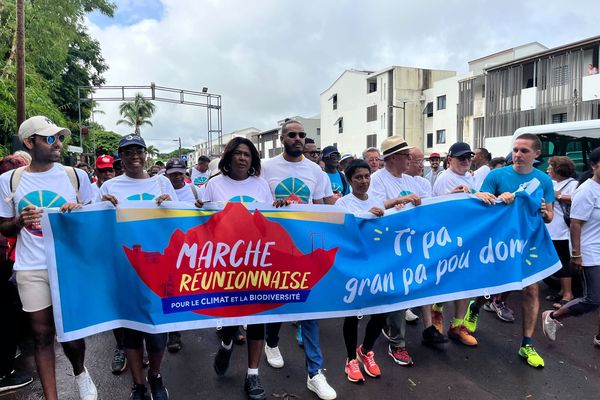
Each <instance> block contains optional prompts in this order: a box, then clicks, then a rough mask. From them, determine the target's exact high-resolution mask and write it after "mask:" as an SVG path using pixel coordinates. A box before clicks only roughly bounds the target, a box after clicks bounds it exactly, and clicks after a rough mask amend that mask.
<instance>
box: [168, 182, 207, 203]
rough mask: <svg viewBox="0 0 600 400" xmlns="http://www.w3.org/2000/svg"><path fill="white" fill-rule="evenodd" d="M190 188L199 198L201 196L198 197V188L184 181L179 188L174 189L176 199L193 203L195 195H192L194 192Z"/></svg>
mask: <svg viewBox="0 0 600 400" xmlns="http://www.w3.org/2000/svg"><path fill="white" fill-rule="evenodd" d="M192 190H193V191H195V192H196V195H197V196H198V198H199V199H201V198H202V197H200V188H198V187H196V186H194V185H191V184H188V183H186V184H185V185H183V187H182V188H181V189H175V193H176V194H177V200H179V201H187V202H191V203H195V202H196V197H194V193H193V192H192Z"/></svg>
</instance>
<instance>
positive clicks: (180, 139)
mask: <svg viewBox="0 0 600 400" xmlns="http://www.w3.org/2000/svg"><path fill="white" fill-rule="evenodd" d="M178 139H179V159H180V160H181V138H180V137H179V138H178Z"/></svg>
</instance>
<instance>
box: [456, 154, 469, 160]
mask: <svg viewBox="0 0 600 400" xmlns="http://www.w3.org/2000/svg"><path fill="white" fill-rule="evenodd" d="M456 158H457V159H458V161H471V159H472V158H473V156H472V155H466V156H460V157H456Z"/></svg>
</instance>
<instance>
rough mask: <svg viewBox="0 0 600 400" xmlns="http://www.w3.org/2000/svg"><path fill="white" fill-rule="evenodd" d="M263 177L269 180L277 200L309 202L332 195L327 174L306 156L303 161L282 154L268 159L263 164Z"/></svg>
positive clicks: (299, 202)
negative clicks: (289, 159) (292, 160)
mask: <svg viewBox="0 0 600 400" xmlns="http://www.w3.org/2000/svg"><path fill="white" fill-rule="evenodd" d="M261 177H263V178H264V179H265V180H266V181H267V183H268V185H269V188H270V189H271V193H273V197H274V198H275V200H283V199H288V200H290V201H291V202H293V203H298V204H308V203H311V202H312V201H313V199H317V200H320V199H323V198H325V197H329V196H331V195H332V191H331V185H330V183H329V179H328V178H327V175H326V174H325V173H324V172H323V171H322V170H321V168H320V167H319V166H318V165H317V164H315V163H314V162H312V161H309V160H308V159H307V158H305V157H302V160H301V161H298V162H290V161H287V160H286V159H285V158H283V155H282V154H280V155H278V156H277V157H274V158H271V159H269V160H266V161H265V162H263V164H262V168H261ZM328 193H331V194H329V195H328Z"/></svg>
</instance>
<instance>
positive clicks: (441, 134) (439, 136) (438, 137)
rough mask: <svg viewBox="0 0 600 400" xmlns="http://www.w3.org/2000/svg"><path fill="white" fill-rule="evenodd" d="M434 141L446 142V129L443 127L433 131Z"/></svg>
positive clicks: (438, 142)
mask: <svg viewBox="0 0 600 400" xmlns="http://www.w3.org/2000/svg"><path fill="white" fill-rule="evenodd" d="M435 142H436V143H437V144H444V143H446V130H445V129H440V130H438V131H435Z"/></svg>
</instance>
